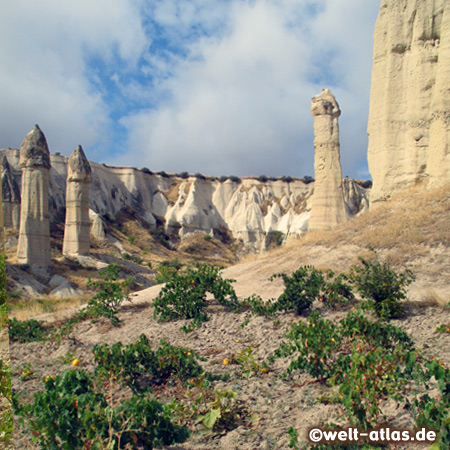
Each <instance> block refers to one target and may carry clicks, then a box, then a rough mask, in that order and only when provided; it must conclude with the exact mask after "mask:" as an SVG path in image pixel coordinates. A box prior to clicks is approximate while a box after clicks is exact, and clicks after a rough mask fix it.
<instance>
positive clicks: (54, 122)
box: [0, 0, 146, 154]
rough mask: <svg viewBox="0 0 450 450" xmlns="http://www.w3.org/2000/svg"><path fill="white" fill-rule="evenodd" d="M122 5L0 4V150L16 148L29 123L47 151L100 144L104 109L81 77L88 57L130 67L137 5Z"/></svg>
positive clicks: (29, 0)
mask: <svg viewBox="0 0 450 450" xmlns="http://www.w3.org/2000/svg"><path fill="white" fill-rule="evenodd" d="M131 5H132V4H130V2H127V1H125V0H96V1H95V2H92V1H89V0H76V1H75V0H64V1H59V0H42V1H39V2H36V1H33V0H14V1H8V2H1V6H0V28H1V29H2V35H3V39H2V40H1V41H0V61H1V69H0V85H1V86H2V89H1V91H0V103H1V104H2V106H3V110H4V115H3V117H2V120H1V121H0V135H1V136H2V142H1V143H0V144H1V146H18V145H20V143H21V141H22V139H23V137H24V136H25V134H26V133H27V132H28V131H29V130H30V129H31V128H32V126H33V124H34V123H39V124H40V126H41V128H42V129H43V130H44V133H46V136H47V140H48V141H49V146H50V147H51V148H50V150H51V151H63V152H64V153H66V154H68V153H70V152H71V151H72V150H73V149H74V148H75V146H76V145H77V144H79V143H81V144H83V145H86V146H89V145H93V144H94V143H99V142H101V141H102V139H104V138H103V136H104V135H106V134H107V133H106V130H107V129H108V126H110V124H109V119H108V114H109V112H110V105H108V104H107V103H106V101H105V99H104V98H103V96H102V94H103V93H102V91H101V89H98V88H96V87H94V86H93V85H92V83H91V81H90V75H91V74H89V73H87V69H88V65H87V61H88V59H89V58H101V59H103V60H104V61H105V62H106V63H108V62H111V61H112V60H113V59H114V58H115V57H116V55H117V56H118V57H119V58H120V59H121V60H123V61H124V65H125V66H127V67H129V68H130V70H131V68H133V67H134V66H135V65H136V62H137V60H138V58H139V56H140V54H141V52H142V51H143V48H144V46H145V44H146V38H145V34H144V31H143V29H142V27H141V22H140V15H139V9H138V4H137V3H136V7H132V6H131Z"/></svg>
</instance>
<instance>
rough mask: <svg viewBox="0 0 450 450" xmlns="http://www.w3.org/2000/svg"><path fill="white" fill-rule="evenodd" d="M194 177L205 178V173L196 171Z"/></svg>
mask: <svg viewBox="0 0 450 450" xmlns="http://www.w3.org/2000/svg"><path fill="white" fill-rule="evenodd" d="M194 177H195V178H197V180H206V177H205V175H203V174H201V173H199V172H197V173H196V174H195V175H194Z"/></svg>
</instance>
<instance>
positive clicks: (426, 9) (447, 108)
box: [367, 0, 450, 203]
mask: <svg viewBox="0 0 450 450" xmlns="http://www.w3.org/2000/svg"><path fill="white" fill-rule="evenodd" d="M381 3H382V4H381V8H380V12H379V15H378V19H377V23H376V26H375V33H374V51H373V69H372V86H371V93H370V112H369V122H368V130H367V131H368V134H369V149H368V155H367V156H368V162H369V170H370V173H371V175H372V179H373V188H372V192H371V194H370V200H371V203H373V202H377V201H382V200H385V199H388V198H389V197H391V196H392V194H394V193H395V192H398V191H400V190H402V189H405V188H407V187H409V186H412V185H414V184H415V183H417V182H419V181H421V180H428V181H431V183H432V184H443V183H446V182H448V179H449V176H450V148H449V142H450V90H449V88H448V87H449V77H450V29H449V27H450V2H449V1H448V0H383V1H382V2H381Z"/></svg>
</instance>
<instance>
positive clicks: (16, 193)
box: [0, 155, 20, 230]
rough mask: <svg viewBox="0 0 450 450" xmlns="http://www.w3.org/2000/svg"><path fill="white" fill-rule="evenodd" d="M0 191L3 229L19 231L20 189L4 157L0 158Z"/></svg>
mask: <svg viewBox="0 0 450 450" xmlns="http://www.w3.org/2000/svg"><path fill="white" fill-rule="evenodd" d="M0 171H1V189H2V201H3V225H4V227H5V228H12V229H14V230H18V229H19V222H20V187H19V185H18V184H17V182H16V180H15V178H14V176H13V173H12V170H11V166H10V165H9V162H8V159H7V158H6V155H3V156H2V157H1V158H0Z"/></svg>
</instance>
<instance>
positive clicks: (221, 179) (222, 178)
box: [219, 175, 228, 183]
mask: <svg viewBox="0 0 450 450" xmlns="http://www.w3.org/2000/svg"><path fill="white" fill-rule="evenodd" d="M227 180H228V177H227V176H226V175H222V176H221V177H219V181H220V182H221V183H224V182H225V181H227Z"/></svg>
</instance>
